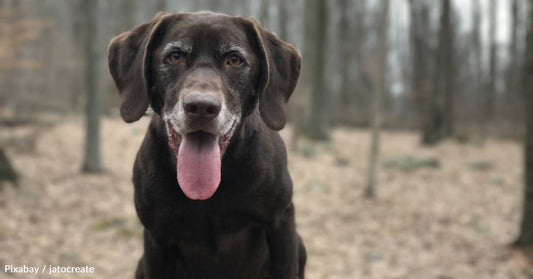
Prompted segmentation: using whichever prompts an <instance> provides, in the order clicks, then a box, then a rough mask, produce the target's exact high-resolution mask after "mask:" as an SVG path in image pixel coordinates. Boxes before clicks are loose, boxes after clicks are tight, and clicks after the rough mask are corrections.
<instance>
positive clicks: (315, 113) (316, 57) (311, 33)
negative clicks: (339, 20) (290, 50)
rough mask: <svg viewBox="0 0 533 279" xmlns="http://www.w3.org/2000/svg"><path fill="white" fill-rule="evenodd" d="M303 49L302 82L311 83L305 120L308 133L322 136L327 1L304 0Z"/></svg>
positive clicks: (325, 109) (325, 108)
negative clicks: (303, 72)
mask: <svg viewBox="0 0 533 279" xmlns="http://www.w3.org/2000/svg"><path fill="white" fill-rule="evenodd" d="M305 9H306V10H305V28H306V31H305V38H306V44H305V50H304V51H305V52H304V55H305V57H304V59H305V60H306V61H307V68H306V69H304V70H305V71H308V73H309V75H308V76H307V78H308V79H306V80H305V81H304V82H310V83H312V89H311V115H310V117H309V122H308V124H307V129H306V130H307V135H308V136H309V137H310V138H312V139H315V140H325V139H327V138H328V137H329V135H328V128H329V127H328V114H327V113H328V109H329V106H328V103H329V102H328V99H327V98H326V92H325V86H324V78H323V76H324V74H323V73H324V66H323V65H324V62H325V55H326V49H325V45H326V22H327V20H326V15H327V12H326V1H325V0H306V8H305Z"/></svg>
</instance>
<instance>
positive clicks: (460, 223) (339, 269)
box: [0, 119, 533, 279]
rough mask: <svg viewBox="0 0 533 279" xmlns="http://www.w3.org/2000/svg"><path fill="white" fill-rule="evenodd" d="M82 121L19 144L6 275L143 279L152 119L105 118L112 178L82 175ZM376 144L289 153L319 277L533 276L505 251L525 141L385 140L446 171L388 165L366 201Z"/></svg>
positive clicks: (345, 143) (3, 227) (514, 219)
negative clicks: (144, 188) (145, 175)
mask: <svg viewBox="0 0 533 279" xmlns="http://www.w3.org/2000/svg"><path fill="white" fill-rule="evenodd" d="M81 123H82V122H81V121H72V122H68V123H63V124H60V125H57V126H55V127H52V128H50V129H48V130H47V131H46V132H44V133H42V135H41V136H39V138H38V139H37V140H36V141H35V148H34V150H33V151H28V150H25V149H24V148H18V147H9V148H8V150H7V151H8V154H9V155H10V157H11V158H12V159H13V163H14V165H15V166H16V168H17V169H18V170H19V172H20V173H21V174H22V180H21V181H20V186H19V188H18V189H15V188H13V187H11V186H7V187H6V185H4V188H5V189H4V190H3V191H2V192H0V216H1V217H0V218H1V219H0V267H2V270H1V271H0V278H6V277H7V278H119V279H120V278H132V276H133V272H134V270H135V266H136V264H137V260H138V258H139V257H140V255H141V253H142V242H141V236H142V228H141V227H140V225H139V223H138V221H137V217H136V214H135V210H134V208H133V201H132V195H133V189H132V185H131V183H130V177H131V168H132V165H133V159H134V156H135V153H136V151H137V149H138V146H139V144H140V142H141V140H142V137H143V135H144V132H145V129H146V126H147V124H148V119H143V120H142V121H140V122H138V123H135V124H132V125H126V124H124V123H122V121H121V120H120V119H106V120H105V121H104V125H103V129H104V130H103V132H102V135H103V158H104V164H105V168H106V173H105V174H102V175H81V174H80V173H79V169H80V162H81V150H82V130H81V129H80V127H81V126H82V125H81ZM4 132H6V133H15V132H17V131H15V130H0V133H4ZM283 135H284V136H285V135H288V132H287V131H284V132H283ZM368 138H369V134H368V133H367V132H366V131H362V130H345V129H337V130H335V131H334V132H333V135H332V141H331V142H330V143H327V144H311V143H303V144H302V146H301V149H302V150H301V152H298V153H297V154H296V153H291V154H290V157H289V163H290V171H291V174H292V177H293V181H294V184H295V196H294V199H295V203H296V210H297V221H298V229H299V231H300V232H301V234H302V236H303V238H304V241H305V243H306V246H307V249H308V254H309V262H308V268H307V278H308V279H322V278H324V279H326V278H327V279H333V278H339V279H340V278H343V279H345V278H348V279H351V278H376V279H377V278H380V279H382V278H421V279H422V278H424V279H427V278H435V279H448V278H468V279H472V278H502V279H509V278H531V277H530V276H533V268H532V265H531V263H529V262H528V260H527V259H526V258H525V257H523V256H522V255H521V254H520V253H517V252H514V251H512V250H510V249H508V248H506V244H507V243H509V242H510V241H511V240H512V239H513V238H514V236H515V235H516V233H517V225H518V223H519V218H520V216H519V214H520V204H521V179H522V178H521V177H522V174H521V162H522V158H521V148H520V146H519V145H517V144H514V143H510V142H504V141H489V142H488V144H487V145H486V146H485V147H483V148H479V147H476V146H471V145H460V144H457V143H454V142H446V143H444V144H442V145H440V146H438V147H437V148H435V149H425V148H421V147H420V146H419V145H418V138H417V136H416V135H415V134H411V133H385V134H384V136H383V142H384V146H383V155H382V158H384V159H385V160H387V161H390V160H388V159H387V158H393V157H394V158H396V157H398V156H399V158H404V157H405V156H404V155H411V156H415V157H416V158H437V159H438V160H439V163H440V167H437V168H418V169H406V168H405V167H404V168H402V167H401V166H400V167H396V168H395V167H389V168H385V167H382V168H380V174H379V185H378V189H377V196H378V197H377V198H376V199H375V200H365V199H363V198H362V192H363V187H364V178H365V170H366V159H367V150H368ZM404 159H405V158H404ZM402 160H403V159H402ZM400 161H401V160H400ZM393 165H394V164H393ZM9 264H13V265H23V264H26V265H40V266H42V265H44V264H47V265H61V266H73V265H75V266H85V265H88V266H93V267H95V270H96V272H95V273H94V274H89V275H87V274H86V275H73V274H60V275H57V274H56V275H53V276H48V275H40V276H39V277H35V276H30V275H20V274H19V275H16V274H10V273H7V274H6V273H4V270H3V268H4V265H9Z"/></svg>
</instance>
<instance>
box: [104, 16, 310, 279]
mask: <svg viewBox="0 0 533 279" xmlns="http://www.w3.org/2000/svg"><path fill="white" fill-rule="evenodd" d="M108 62H109V69H110V73H111V75H112V77H113V80H114V82H115V85H116V87H117V89H118V92H119V94H120V98H121V102H120V114H121V116H122V118H123V119H124V120H125V121H126V122H134V121H136V120H138V119H139V118H140V117H142V116H143V115H144V114H145V112H146V111H147V108H148V106H150V107H151V108H152V110H153V112H154V114H153V117H152V120H151V122H150V125H149V128H148V131H147V133H146V135H145V138H144V141H143V143H142V145H141V147H140V150H139V151H138V153H137V157H136V160H135V164H134V168H133V184H134V189H135V194H134V200H135V208H136V210H137V214H138V217H139V219H140V221H141V223H142V224H143V226H144V254H143V256H142V257H141V259H140V260H139V263H138V267H137V271H136V274H135V277H136V278H138V279H140V278H145V279H161V278H193V279H194V278H198V279H200V278H201V279H209V278H217V279H224V278H227V279H240V278H242V279H251V278H253V279H266V278H272V279H285V278H286V279H289V278H290V279H294V278H304V266H305V262H306V251H305V247H304V245H303V243H302V240H301V238H300V236H299V235H298V233H297V231H296V227H295V216H294V205H293V203H292V193H293V190H292V181H291V178H290V176H289V173H288V171H287V155H286V149H285V146H284V144H283V141H282V139H281V137H280V136H279V134H278V132H277V131H279V130H280V129H282V128H283V127H284V125H285V116H284V114H283V104H284V103H286V102H287V101H288V99H289V97H290V95H291V94H292V92H293V90H294V88H295V86H296V83H297V80H298V76H299V72H300V64H301V57H300V55H299V52H298V51H297V50H296V48H295V47H293V46H292V45H290V44H288V43H286V42H284V41H282V40H280V39H279V38H277V37H276V36H275V35H274V34H272V33H271V32H268V31H266V30H265V29H264V28H263V27H261V26H260V24H259V23H258V22H257V21H255V20H254V19H248V18H242V17H234V16H229V15H225V14H219V13H212V12H199V13H174V14H165V13H159V14H157V15H156V16H155V18H153V19H152V20H151V21H150V22H147V23H145V24H142V25H139V26H137V27H135V28H134V29H132V30H130V31H127V32H124V33H122V34H120V35H118V36H116V37H115V38H114V39H113V40H112V41H111V42H110V44H109V56H108Z"/></svg>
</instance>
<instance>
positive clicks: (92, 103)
mask: <svg viewBox="0 0 533 279" xmlns="http://www.w3.org/2000/svg"><path fill="white" fill-rule="evenodd" d="M83 5H84V9H83V10H84V11H85V28H86V34H85V39H86V41H85V63H86V64H85V67H86V68H85V83H86V89H87V108H86V109H87V111H86V113H87V115H86V118H87V119H86V124H87V126H86V135H85V159H84V162H83V168H82V170H83V172H100V171H101V170H102V167H101V164H100V138H99V137H100V98H99V94H98V90H97V88H98V85H97V72H96V71H97V65H96V63H97V61H98V57H97V53H96V50H95V47H94V42H95V41H96V25H97V23H98V20H97V19H96V16H97V13H96V10H97V6H96V5H97V1H93V0H84V1H83Z"/></svg>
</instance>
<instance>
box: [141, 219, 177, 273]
mask: <svg viewBox="0 0 533 279" xmlns="http://www.w3.org/2000/svg"><path fill="white" fill-rule="evenodd" d="M176 260H177V251H176V248H175V247H173V246H172V245H168V244H167V243H165V242H164V241H162V240H157V239H155V238H154V237H153V235H152V234H151V233H150V232H149V231H147V230H144V255H143V257H142V258H141V260H140V261H139V266H138V267H137V272H136V276H135V278H136V279H166V278H175V276H176Z"/></svg>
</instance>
